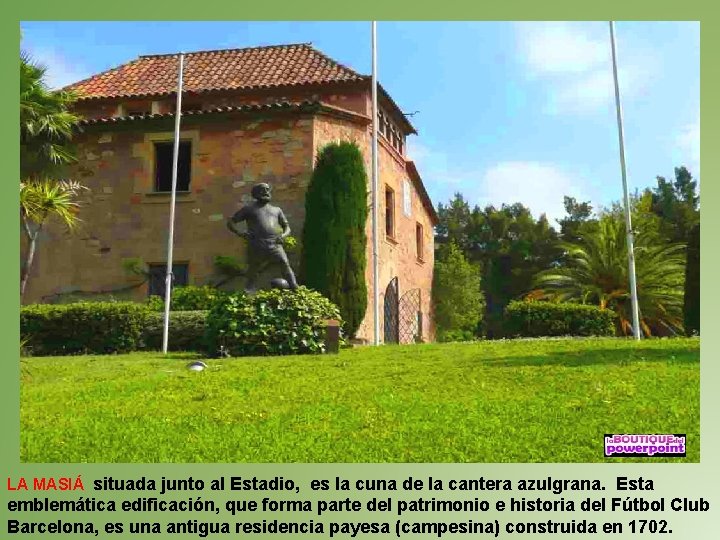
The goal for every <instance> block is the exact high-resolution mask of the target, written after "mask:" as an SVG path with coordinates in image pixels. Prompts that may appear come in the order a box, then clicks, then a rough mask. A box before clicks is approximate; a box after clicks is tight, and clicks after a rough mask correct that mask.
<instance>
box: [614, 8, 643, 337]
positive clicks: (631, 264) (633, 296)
mask: <svg viewBox="0 0 720 540" xmlns="http://www.w3.org/2000/svg"><path fill="white" fill-rule="evenodd" d="M610 48H611V50H612V68H613V80H614V81H615V108H616V110H617V124H618V138H619V140H620V171H621V173H622V183H623V198H624V201H625V230H626V231H627V249H628V271H629V274H630V275H629V277H630V301H631V304H632V318H633V334H634V336H635V339H640V313H639V310H638V297H637V282H636V278H635V250H634V246H633V230H632V220H631V218H630V196H629V195H628V187H627V171H626V166H625V137H624V133H623V121H622V107H621V106H620V85H619V84H618V72H617V52H616V47H615V23H614V22H613V21H610Z"/></svg>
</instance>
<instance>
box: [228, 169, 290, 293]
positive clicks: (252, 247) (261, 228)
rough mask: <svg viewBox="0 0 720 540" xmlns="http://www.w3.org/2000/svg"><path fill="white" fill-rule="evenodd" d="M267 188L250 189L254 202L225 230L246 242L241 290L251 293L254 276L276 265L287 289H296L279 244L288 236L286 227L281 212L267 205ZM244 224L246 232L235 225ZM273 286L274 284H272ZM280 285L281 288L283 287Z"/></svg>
mask: <svg viewBox="0 0 720 540" xmlns="http://www.w3.org/2000/svg"><path fill="white" fill-rule="evenodd" d="M270 192H271V187H270V185H269V184H264V183H263V184H257V185H255V186H253V188H252V191H251V194H252V196H253V198H254V199H255V202H253V203H251V204H248V205H246V206H243V207H242V208H241V209H240V210H238V211H237V212H235V214H234V215H233V216H232V217H231V218H230V219H228V221H227V227H228V229H230V230H231V231H232V232H234V233H235V234H237V235H238V236H240V237H241V238H246V239H247V240H248V272H247V282H246V284H245V290H246V291H247V292H254V291H255V280H256V279H257V276H258V274H259V273H260V272H261V271H263V270H264V269H265V268H267V267H268V266H269V265H270V264H278V265H280V268H281V270H282V274H283V277H284V278H285V280H286V281H287V286H288V287H289V288H290V289H297V281H296V280H295V274H294V273H293V271H292V268H291V267H290V262H289V261H288V258H287V255H286V254H285V249H283V240H284V239H285V238H286V237H287V236H288V235H289V234H290V225H289V224H288V221H287V219H285V215H284V214H283V211H282V210H281V209H280V208H278V207H277V206H273V205H271V204H269V203H270V198H271V195H270ZM241 221H244V222H245V223H246V225H247V230H246V231H239V230H238V229H237V228H236V224H237V223H240V222H241ZM273 282H274V283H277V282H278V280H273ZM283 285H284V284H283Z"/></svg>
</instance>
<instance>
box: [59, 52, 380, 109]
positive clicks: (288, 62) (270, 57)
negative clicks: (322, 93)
mask: <svg viewBox="0 0 720 540" xmlns="http://www.w3.org/2000/svg"><path fill="white" fill-rule="evenodd" d="M178 56H179V55H178V54H166V55H151V56H140V57H139V58H138V59H137V60H133V61H132V62H129V63H127V64H123V65H121V66H119V67H117V68H114V69H111V70H109V71H105V72H103V73H100V74H98V75H94V76H92V77H90V78H88V79H85V80H82V81H79V82H77V83H74V84H72V85H70V86H68V87H67V88H68V89H74V90H76V91H77V92H78V93H79V94H80V95H81V98H82V99H93V98H117V97H131V96H150V95H163V94H171V93H174V92H175V90H176V88H177V72H178ZM183 79H184V89H185V90H186V91H189V92H206V91H212V90H240V89H242V90H249V89H262V88H273V87H279V86H299V85H308V84H327V83H342V82H354V81H363V80H367V79H368V77H367V76H364V75H360V74H358V73H356V72H355V71H353V70H352V69H350V68H348V67H345V66H343V65H341V64H338V63H337V62H335V61H334V60H332V59H331V58H328V57H327V56H325V55H324V54H323V53H321V52H320V51H318V50H317V49H315V48H313V47H312V46H311V45H310V44H307V43H302V44H296V45H276V46H269V47H254V48H249V49H224V50H216V51H200V52H192V53H186V54H185V61H184V77H183Z"/></svg>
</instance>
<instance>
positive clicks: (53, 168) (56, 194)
mask: <svg viewBox="0 0 720 540" xmlns="http://www.w3.org/2000/svg"><path fill="white" fill-rule="evenodd" d="M44 77H45V68H43V67H41V66H38V65H36V64H34V63H33V62H32V61H31V60H30V59H29V57H28V56H27V55H24V54H21V55H20V174H21V176H20V218H21V220H22V224H23V230H24V232H25V234H26V237H27V246H26V252H25V261H24V265H23V268H22V272H21V281H20V296H21V297H22V296H23V295H24V293H25V288H26V286H27V282H28V279H29V276H30V270H31V268H32V264H33V261H34V258H35V250H36V247H37V239H38V236H39V234H40V232H41V231H42V229H43V227H44V226H45V224H46V222H47V221H48V219H50V218H52V217H55V218H58V219H59V220H60V221H61V222H62V223H64V224H65V225H66V226H67V227H68V228H70V229H72V228H73V227H74V226H75V224H76V222H77V210H78V207H79V203H78V201H79V198H80V193H81V191H82V190H83V189H85V188H83V186H81V185H80V184H79V183H77V182H74V181H67V180H62V181H60V180H57V176H56V175H57V174H59V172H60V171H61V170H62V167H63V166H64V165H67V164H68V163H71V162H72V161H74V160H75V158H74V156H73V154H72V151H71V149H70V148H69V143H70V139H71V137H72V132H73V129H74V127H75V126H76V124H77V122H78V121H79V117H78V116H76V115H75V114H73V113H72V112H70V110H69V107H70V106H71V105H72V103H73V102H74V100H75V96H74V95H73V94H72V93H69V92H64V91H53V90H50V89H49V88H48V87H47V85H46V84H45V81H44Z"/></svg>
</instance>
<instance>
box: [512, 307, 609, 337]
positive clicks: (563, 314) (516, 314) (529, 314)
mask: <svg viewBox="0 0 720 540" xmlns="http://www.w3.org/2000/svg"><path fill="white" fill-rule="evenodd" d="M504 322H505V327H506V329H507V330H506V332H507V337H542V336H613V335H615V313H614V312H613V311H611V310H609V309H600V308H599V307H596V306H589V305H584V304H571V303H559V304H556V303H552V302H535V301H513V302H510V304H509V305H508V306H507V308H505V321H504Z"/></svg>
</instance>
